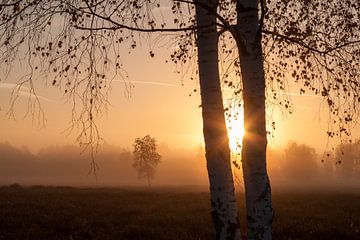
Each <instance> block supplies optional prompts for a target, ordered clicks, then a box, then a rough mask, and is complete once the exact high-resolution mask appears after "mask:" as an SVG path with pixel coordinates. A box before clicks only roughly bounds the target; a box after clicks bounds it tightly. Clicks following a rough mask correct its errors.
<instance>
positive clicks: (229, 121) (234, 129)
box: [226, 108, 244, 153]
mask: <svg viewBox="0 0 360 240" xmlns="http://www.w3.org/2000/svg"><path fill="white" fill-rule="evenodd" d="M243 116H244V114H243V110H242V108H241V109H239V110H238V111H236V112H233V113H232V114H231V115H230V116H227V118H226V126H227V129H228V135H229V146H230V150H231V151H232V152H234V153H240V151H241V143H242V139H243V136H244V117H243Z"/></svg>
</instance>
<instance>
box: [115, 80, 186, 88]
mask: <svg viewBox="0 0 360 240" xmlns="http://www.w3.org/2000/svg"><path fill="white" fill-rule="evenodd" d="M112 82H121V83H124V84H125V83H128V84H133V83H139V84H148V85H156V86H164V87H183V86H182V85H179V84H172V83H165V82H152V81H129V82H124V81H121V80H113V81H112Z"/></svg>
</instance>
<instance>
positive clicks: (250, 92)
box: [236, 0, 273, 240]
mask: <svg viewBox="0 0 360 240" xmlns="http://www.w3.org/2000/svg"><path fill="white" fill-rule="evenodd" d="M237 14H238V19H237V21H238V22H237V28H236V30H237V37H236V39H237V43H238V48H239V56H240V68H241V75H242V81H243V87H244V92H243V99H244V125H245V126H244V127H245V136H244V138H243V146H242V165H243V175H244V183H245V195H246V211H247V224H248V239H249V240H260V239H261V240H269V239H272V227H271V225H272V220H273V210H272V203H271V189H270V182H269V177H268V174H267V170H266V145H267V139H266V116H265V76H264V67H263V58H262V48H261V33H260V32H259V17H258V1H257V0H238V2H237Z"/></svg>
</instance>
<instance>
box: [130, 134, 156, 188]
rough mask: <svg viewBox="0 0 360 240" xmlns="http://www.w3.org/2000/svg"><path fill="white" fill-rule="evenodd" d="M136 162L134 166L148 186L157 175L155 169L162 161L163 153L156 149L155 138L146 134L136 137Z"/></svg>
mask: <svg viewBox="0 0 360 240" xmlns="http://www.w3.org/2000/svg"><path fill="white" fill-rule="evenodd" d="M133 155H134V164H133V167H134V168H135V169H136V171H137V173H138V177H139V178H140V179H142V178H145V179H146V180H147V182H148V186H149V187H150V186H151V181H152V179H153V178H154V176H155V169H156V167H157V165H158V164H159V163H160V159H161V155H160V154H159V153H158V152H157V150H156V140H155V138H152V137H150V135H146V136H145V137H143V138H140V137H139V138H136V139H135V142H134V151H133Z"/></svg>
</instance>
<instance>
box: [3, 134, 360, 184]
mask: <svg viewBox="0 0 360 240" xmlns="http://www.w3.org/2000/svg"><path fill="white" fill-rule="evenodd" d="M201 151H203V149H193V150H188V151H187V152H186V151H183V150H182V151H177V150H170V149H166V148H164V147H163V148H160V149H159V153H160V154H161V155H162V156H163V157H162V159H163V160H162V162H161V164H160V165H159V166H158V167H157V169H156V171H157V173H156V175H155V177H154V179H153V180H154V185H155V186H156V185H207V184H208V180H207V178H206V163H205V159H204V157H203V156H202V152H201ZM267 155H268V159H269V162H268V171H269V175H270V178H271V180H272V182H273V183H274V185H275V187H276V186H287V185H288V186H305V187H306V186H310V185H317V186H324V185H326V186H341V185H348V186H357V185H359V184H360V140H358V141H355V142H353V143H348V144H343V145H341V146H340V145H339V146H337V147H336V148H335V150H334V151H332V152H329V153H325V154H318V153H317V152H316V150H315V148H313V147H311V146H309V145H306V144H300V143H296V142H289V143H288V144H287V145H286V146H285V147H284V148H282V149H268V154H267ZM96 158H97V162H98V170H97V179H98V183H96V179H95V176H94V175H92V174H91V173H89V170H90V169H89V161H90V160H89V156H88V155H87V154H86V153H83V154H81V148H80V147H77V146H74V145H63V146H48V147H44V148H42V149H41V150H40V151H39V152H38V153H32V152H30V150H29V149H28V148H27V147H26V146H23V147H16V146H13V145H11V144H10V143H7V142H3V143H0V185H4V184H12V183H19V184H25V185H33V184H36V185H38V184H44V185H47V184H49V185H95V184H99V185H112V186H113V185H145V184H144V182H143V181H140V180H139V179H138V178H137V172H136V169H134V168H133V164H134V159H133V156H132V153H131V151H130V150H129V149H125V148H121V147H118V146H114V145H104V146H103V147H102V148H101V149H100V150H99V153H98V155H97V156H96ZM234 169H236V168H234ZM236 171H237V170H235V173H236V174H237V172H236ZM239 172H241V171H239ZM240 180H242V177H241V176H240Z"/></svg>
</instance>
